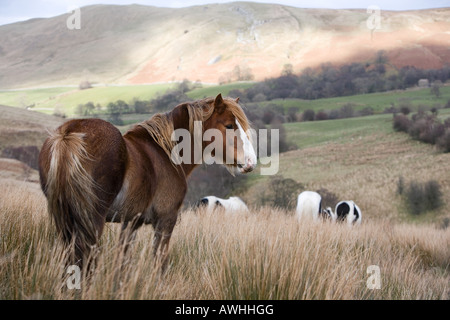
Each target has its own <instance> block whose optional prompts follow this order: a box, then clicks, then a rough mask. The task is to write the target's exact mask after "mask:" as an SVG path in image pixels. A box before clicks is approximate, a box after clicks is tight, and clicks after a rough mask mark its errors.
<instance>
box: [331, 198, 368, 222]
mask: <svg viewBox="0 0 450 320" xmlns="http://www.w3.org/2000/svg"><path fill="white" fill-rule="evenodd" d="M328 209H329V210H331V209H330V208H327V210H328ZM333 216H334V219H335V220H336V221H338V222H343V221H347V224H348V225H353V224H357V225H359V224H361V219H362V215H361V209H360V208H359V207H358V206H357V205H356V204H355V203H354V202H353V201H352V200H347V201H341V202H339V203H338V204H337V205H336V208H335V210H334V214H333Z"/></svg>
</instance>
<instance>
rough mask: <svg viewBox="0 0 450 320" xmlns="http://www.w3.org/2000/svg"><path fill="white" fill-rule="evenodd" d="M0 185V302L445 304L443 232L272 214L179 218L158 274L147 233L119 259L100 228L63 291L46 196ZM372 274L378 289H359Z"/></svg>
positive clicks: (110, 236) (114, 232) (112, 239)
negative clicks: (89, 256) (91, 254)
mask: <svg viewBox="0 0 450 320" xmlns="http://www.w3.org/2000/svg"><path fill="white" fill-rule="evenodd" d="M0 183H1V188H2V190H3V191H2V193H1V194H0V299H239V300H240V299H449V298H450V297H449V290H450V289H449V280H450V274H449V263H450V251H449V248H450V230H449V228H447V229H445V230H443V229H438V228H435V227H433V226H426V225H422V226H418V225H406V224H392V223H391V222H387V221H379V220H370V219H366V220H365V221H363V224H362V225H361V226H360V227H356V228H351V227H348V226H347V225H336V224H333V223H329V222H321V223H315V222H311V221H302V222H301V223H298V221H297V220H296V218H295V217H294V216H293V214H292V213H290V212H286V211H282V210H275V209H271V208H262V209H255V210H250V212H249V213H240V214H227V213H225V212H222V211H217V212H215V213H213V214H207V213H205V212H201V211H200V212H196V211H190V210H187V211H184V212H182V213H181V215H180V219H179V221H178V223H177V226H176V227H175V231H174V233H173V236H172V240H171V246H170V250H169V257H170V258H169V264H168V267H167V269H166V270H165V271H164V272H162V270H161V268H160V265H159V264H158V262H157V261H155V259H154V258H153V256H152V253H151V244H152V243H151V241H152V238H153V230H152V228H151V227H150V226H145V227H142V228H141V229H140V230H139V231H138V235H137V237H136V239H135V241H134V242H133V243H132V245H131V246H130V248H129V250H128V252H127V254H126V255H125V256H124V255H123V251H122V250H121V249H122V248H120V247H119V231H120V226H119V225H116V224H108V225H107V228H106V229H105V232H104V234H103V236H102V239H101V242H100V245H99V249H98V251H97V256H96V260H95V261H96V262H95V264H96V267H95V269H94V271H93V272H92V273H87V275H86V273H82V275H83V276H82V278H81V282H80V289H69V288H68V286H67V282H68V280H69V277H70V275H71V274H70V273H67V269H66V265H65V256H64V254H65V252H64V248H63V247H62V246H61V243H60V241H59V239H58V237H57V235H56V232H55V228H54V226H53V224H52V222H51V221H50V219H49V217H48V216H47V213H46V202H45V198H44V196H43V195H42V194H41V193H39V192H37V191H36V190H35V189H32V188H29V187H28V186H27V184H26V183H17V182H15V183H5V182H3V181H2V182H0ZM373 265H375V266H378V267H379V270H380V281H381V282H380V289H370V288H369V287H368V286H367V281H368V280H369V278H370V277H371V274H370V273H368V267H370V266H373Z"/></svg>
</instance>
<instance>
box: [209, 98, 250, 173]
mask: <svg viewBox="0 0 450 320" xmlns="http://www.w3.org/2000/svg"><path fill="white" fill-rule="evenodd" d="M213 107H214V111H213V113H212V114H211V117H210V118H209V119H208V120H207V121H206V122H205V130H208V129H216V130H218V131H220V134H221V136H222V147H221V148H216V149H215V154H214V156H215V157H216V158H217V159H218V158H221V159H222V160H223V164H225V165H226V166H227V168H228V169H229V170H230V169H232V170H233V171H237V172H240V173H247V172H250V171H252V170H253V169H254V168H255V167H256V161H257V160H256V153H255V150H254V149H253V145H252V143H251V134H250V130H249V129H250V124H249V122H248V120H247V117H246V116H245V113H244V111H243V110H242V108H241V106H240V105H239V98H238V99H230V98H225V99H224V98H222V95H221V94H219V95H218V96H217V97H216V98H215V99H214V102H213ZM212 142H213V141H211V142H209V143H208V142H206V143H205V146H207V145H208V144H210V143H212ZM232 170H230V172H233V171H232Z"/></svg>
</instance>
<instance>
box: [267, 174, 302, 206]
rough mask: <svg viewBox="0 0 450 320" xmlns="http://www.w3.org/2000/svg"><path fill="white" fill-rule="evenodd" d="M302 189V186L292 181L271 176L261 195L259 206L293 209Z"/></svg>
mask: <svg viewBox="0 0 450 320" xmlns="http://www.w3.org/2000/svg"><path fill="white" fill-rule="evenodd" d="M302 189H303V185H302V184H301V183H298V182H296V181H295V180H293V179H289V178H288V179H284V178H283V177H282V176H273V177H271V178H270V181H269V184H268V186H267V188H266V189H265V190H264V192H262V193H261V196H260V198H259V202H260V203H261V205H269V206H273V207H278V208H286V209H293V208H294V207H295V205H296V201H297V196H298V194H299V193H300V191H301V190H302Z"/></svg>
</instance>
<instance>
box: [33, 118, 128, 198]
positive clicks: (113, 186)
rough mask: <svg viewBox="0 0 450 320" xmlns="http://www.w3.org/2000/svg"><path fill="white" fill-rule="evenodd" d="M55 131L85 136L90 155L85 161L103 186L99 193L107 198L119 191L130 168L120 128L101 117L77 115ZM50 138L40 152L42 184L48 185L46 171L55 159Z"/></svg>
mask: <svg viewBox="0 0 450 320" xmlns="http://www.w3.org/2000/svg"><path fill="white" fill-rule="evenodd" d="M54 135H59V136H60V138H61V139H64V137H70V136H71V135H79V136H81V137H82V141H83V147H84V148H85V150H86V154H87V156H88V158H89V161H88V163H83V164H82V165H83V166H84V168H85V169H86V171H87V172H89V173H90V175H91V177H92V179H93V181H95V183H96V184H97V185H98V186H99V188H98V190H97V192H98V196H99V197H100V198H102V199H104V200H106V202H110V201H111V200H112V199H114V197H115V195H116V194H117V193H118V192H119V190H120V188H121V185H122V182H123V178H124V175H125V170H126V163H127V149H126V145H125V142H124V140H123V137H122V134H121V133H120V131H119V130H118V129H117V128H116V127H114V126H113V125H112V124H111V123H109V122H107V121H104V120H101V119H75V120H70V121H67V122H65V123H63V124H62V125H61V126H60V127H58V128H57V129H56V133H55V134H54ZM51 139H52V137H50V138H48V139H47V140H46V141H45V142H44V145H43V147H42V150H41V156H40V174H41V185H42V187H43V188H44V187H45V183H46V181H45V180H46V179H45V178H46V174H47V173H48V168H49V167H50V162H51V157H52V154H51V150H52V145H51V141H52V140H51Z"/></svg>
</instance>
